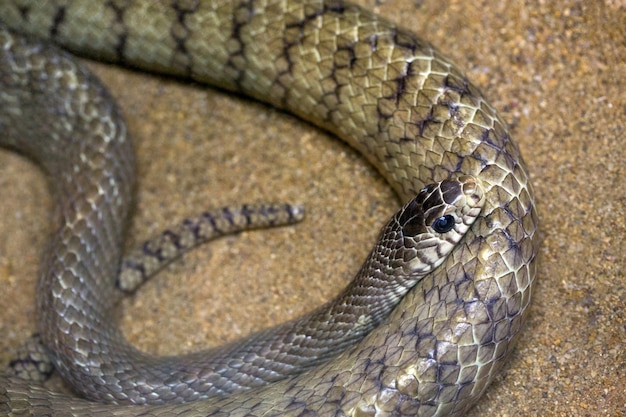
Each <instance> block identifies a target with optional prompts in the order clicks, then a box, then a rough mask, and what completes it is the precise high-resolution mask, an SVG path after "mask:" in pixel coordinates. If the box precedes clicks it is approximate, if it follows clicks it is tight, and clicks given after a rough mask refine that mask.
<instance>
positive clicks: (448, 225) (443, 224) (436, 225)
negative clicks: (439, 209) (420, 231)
mask: <svg viewBox="0 0 626 417" xmlns="http://www.w3.org/2000/svg"><path fill="white" fill-rule="evenodd" d="M453 227H454V216H453V215H451V214H447V215H445V216H441V217H439V218H438V219H437V220H435V221H434V222H433V224H432V228H433V230H434V231H435V232H437V233H448V232H449V231H450V230H452V228H453Z"/></svg>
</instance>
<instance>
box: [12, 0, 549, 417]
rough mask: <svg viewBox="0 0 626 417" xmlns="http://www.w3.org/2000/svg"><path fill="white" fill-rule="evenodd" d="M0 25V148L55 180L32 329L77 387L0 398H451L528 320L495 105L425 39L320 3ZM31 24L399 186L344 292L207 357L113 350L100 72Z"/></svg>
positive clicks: (20, 389)
mask: <svg viewBox="0 0 626 417" xmlns="http://www.w3.org/2000/svg"><path fill="white" fill-rule="evenodd" d="M0 23H2V24H3V25H4V26H5V27H6V29H2V30H1V31H0V50H1V51H2V52H1V53H2V55H1V56H0V88H2V90H0V106H1V107H0V129H1V133H0V134H1V136H0V144H2V145H4V146H8V147H11V148H17V149H18V150H19V151H21V152H23V153H24V154H26V155H29V156H30V157H32V158H33V159H34V160H35V161H36V162H38V163H39V164H40V165H42V167H43V168H44V170H45V171H46V172H47V174H48V175H49V176H50V178H51V179H52V181H51V183H52V185H53V188H54V192H55V195H56V196H57V210H56V213H57V223H55V225H57V226H58V227H57V229H56V231H55V233H54V234H53V236H52V240H51V243H50V245H49V246H48V249H47V250H46V253H45V254H44V259H43V263H42V272H41V277H40V281H39V286H38V290H37V291H38V295H37V311H38V329H39V332H40V333H41V338H42V341H43V344H44V346H45V349H46V351H47V352H48V353H49V355H50V357H51V358H52V361H53V363H54V365H55V368H56V369H57V371H58V372H59V373H60V374H61V375H62V377H63V378H64V379H65V380H66V381H67V382H68V384H69V385H70V386H71V387H72V388H73V389H74V390H75V391H77V392H78V393H79V394H80V395H81V396H82V397H84V398H79V397H69V396H67V395H66V394H61V393H55V392H50V391H48V390H47V389H46V388H44V387H43V386H41V385H39V384H38V383H35V382H28V381H23V380H21V379H20V378H17V377H15V376H9V375H5V376H0V412H3V413H5V412H6V414H11V413H13V414H15V415H18V414H19V415H22V414H21V413H24V414H27V415H28V414H32V415H95V414H98V415H131V414H133V415H135V414H137V415H139V414H140V415H153V416H157V415H159V416H160V415H219V416H239V415H302V416H305V415H306V416H314V415H319V416H329V415H352V416H357V415H358V416H375V415H376V416H383V415H385V416H386V415H389V416H401V415H406V416H413V415H420V416H430V415H462V414H463V413H465V411H467V409H468V408H469V407H471V405H472V404H474V403H475V402H476V400H477V399H478V398H479V397H480V396H481V395H482V393H483V392H484V391H485V389H486V388H487V386H488V384H489V382H490V381H491V380H492V379H493V377H494V375H495V374H496V373H497V371H498V370H499V369H500V368H501V366H502V364H503V363H504V361H505V359H506V358H507V356H508V355H509V353H510V352H511V350H512V348H513V346H514V344H515V341H516V339H517V337H518V335H519V331H520V329H521V327H522V324H523V321H524V318H525V316H526V312H527V307H528V305H529V303H530V300H531V289H532V284H533V280H534V277H535V266H534V258H535V255H536V252H537V242H536V240H537V239H536V229H537V223H538V222H537V216H536V213H535V209H534V202H533V194H532V189H531V187H530V184H529V181H528V174H527V172H526V168H525V166H524V164H523V162H522V159H521V156H520V152H519V150H518V147H517V146H516V145H515V143H514V142H513V141H512V140H511V138H510V136H509V133H508V131H507V126H506V124H505V122H504V121H503V120H502V118H501V117H500V116H499V115H498V114H497V113H496V111H495V110H494V108H493V107H492V106H491V105H489V104H488V103H487V102H486V101H485V99H484V98H483V97H482V95H481V93H480V92H479V91H478V89H477V88H476V87H474V86H473V85H472V84H471V83H470V82H469V81H468V80H467V79H466V77H465V76H464V74H463V73H462V72H461V71H460V70H459V69H458V68H457V67H456V66H455V65H454V64H452V63H450V61H448V60H447V59H446V58H444V57H443V56H442V55H441V54H440V53H439V52H438V51H437V50H436V49H435V48H433V47H432V46H431V45H430V44H429V43H427V42H426V41H424V40H422V39H420V38H418V37H416V36H415V35H413V34H412V33H410V32H407V31H404V30H402V29H400V28H398V27H396V26H395V25H394V24H392V23H390V22H388V21H386V20H384V19H383V18H381V17H379V16H376V15H374V14H372V13H370V12H368V11H365V10H363V9H361V8H359V7H357V6H354V5H351V4H349V3H344V2H342V1H333V0H326V1H321V0H320V1H302V0H280V1H279V0H265V1H242V0H238V1H229V0H222V1H204V0H178V1H176V0H173V1H147V0H146V1H141V0H136V1H135V0H126V1H123V0H119V1H92V0H49V1H34V0H33V1H24V0H2V1H1V2H0ZM18 33H19V35H18ZM37 38H39V39H43V40H44V41H45V42H52V43H56V44H58V45H61V46H63V48H65V49H67V50H69V51H72V52H74V53H77V54H81V55H84V56H89V57H96V58H98V59H102V60H106V61H111V62H117V63H122V64H125V65H129V66H132V67H135V68H140V69H145V70H150V71H157V72H161V73H166V74H170V75H174V76H180V77H187V78H190V79H193V80H195V81H198V82H203V83H208V84H211V85H217V86H219V87H221V88H224V89H227V90H232V91H235V92H239V93H243V94H246V95H249V96H251V97H253V98H256V99H259V100H262V101H264V102H267V103H269V104H271V105H273V106H276V107H278V108H281V109H285V110H287V111H289V112H292V113H294V114H296V115H298V116H300V117H301V118H303V119H305V120H307V121H310V122H312V123H314V124H316V125H318V126H320V127H322V128H324V129H326V130H328V131H330V132H331V133H333V134H335V135H336V136H338V137H339V138H341V139H342V140H344V141H346V142H347V143H348V144H350V145H351V146H352V147H354V148H355V149H357V150H358V151H359V152H361V153H362V154H363V155H364V156H365V157H366V158H367V159H368V160H369V161H370V162H371V163H372V164H374V165H375V166H376V167H377V168H378V170H379V171H380V172H381V173H382V175H383V176H384V177H385V178H386V179H387V180H388V181H389V183H390V184H391V185H392V186H393V187H394V189H395V190H396V191H397V193H398V195H399V197H400V198H401V199H402V201H407V202H408V203H407V204H406V205H405V206H404V207H403V208H402V209H401V210H400V211H399V212H398V214H396V215H395V216H394V217H393V218H392V219H391V221H390V222H389V223H388V224H387V226H385V228H384V229H383V231H382V232H381V235H380V237H379V240H378V243H377V244H376V247H375V248H374V250H373V251H372V253H371V254H370V256H369V257H368V259H367V261H366V262H365V264H364V266H363V267H362V269H361V272H360V273H359V274H358V275H357V281H359V280H360V284H351V287H349V289H348V290H347V291H355V292H352V293H343V294H342V295H340V296H339V297H338V298H337V299H336V300H335V302H334V303H330V304H329V305H327V306H325V307H322V308H320V309H317V310H315V311H314V312H312V313H310V314H309V315H307V316H305V317H304V318H302V319H297V320H295V321H293V322H289V323H287V324H284V325H281V326H278V327H277V328H276V329H270V330H268V331H263V332H260V333H259V334H257V335H253V336H251V337H250V338H249V339H246V340H244V341H242V342H235V343H234V344H232V345H231V346H227V347H226V348H224V349H225V350H220V349H217V351H213V353H212V355H213V356H217V357H218V358H221V359H219V360H218V362H217V364H215V365H205V364H204V360H205V356H203V355H204V353H198V354H192V355H188V356H185V357H168V358H160V357H159V358H157V357H153V356H149V355H147V354H145V353H143V352H139V351H137V350H136V349H134V348H133V347H132V346H130V345H129V344H128V343H127V342H126V341H125V340H124V339H123V337H122V336H121V333H120V332H119V330H118V329H117V328H116V327H115V325H114V324H113V323H111V320H110V319H109V318H108V315H109V313H110V310H111V307H112V305H113V303H114V302H115V300H116V298H117V297H116V296H115V294H114V292H115V291H117V290H116V289H115V284H116V277H117V274H118V272H119V269H118V268H119V264H120V259H121V248H122V246H123V244H122V242H123V235H124V233H123V231H124V228H125V221H126V218H127V212H128V208H129V206H130V204H129V202H130V200H131V198H132V197H131V194H132V190H133V182H134V170H133V169H134V168H133V153H132V150H131V147H130V140H129V138H128V137H127V132H126V128H125V125H124V124H123V122H122V120H121V118H120V116H119V114H118V110H117V108H116V107H115V105H114V104H113V102H112V99H111V98H110V96H109V94H108V92H107V91H106V89H105V88H104V87H102V86H101V85H100V83H99V82H98V80H96V79H95V77H94V76H92V75H91V74H89V72H88V71H86V70H85V69H84V68H83V67H82V65H80V64H79V63H77V62H76V61H75V60H74V59H73V58H72V57H71V56H70V55H68V54H67V53H65V52H61V51H60V50H58V49H56V47H53V46H51V45H49V44H48V43H43V44H42V43H39V41H35V40H34V39H37ZM454 210H457V211H456V212H454ZM453 212H454V213H453ZM244 214H245V213H244ZM464 215H468V216H469V217H470V219H469V220H466V219H465V218H464V217H463V216H464ZM244 217H245V215H244ZM450 234H451V235H450ZM424 265H427V266H426V267H425V266H424ZM385 280H390V282H391V284H390V285H388V286H389V288H390V291H391V295H390V296H389V295H384V296H383V295H381V294H379V293H380V291H379V288H381V287H382V286H383V284H381V282H382V281H385ZM406 291H408V293H407V294H406V296H404V297H403V298H402V297H401V296H402V294H404V293H405V292H406ZM346 294H348V295H346ZM378 297H388V298H385V300H387V301H382V302H381V305H382V307H374V311H373V312H372V311H366V310H367V308H369V306H371V305H373V306H379V304H377V303H378V301H376V300H378ZM396 304H397V306H396V307H395V308H393V309H392V307H393V306H395V305H396ZM366 333H367V335H366ZM338 350H343V352H341V353H338ZM225 351H228V352H231V351H235V352H238V353H236V355H235V357H234V358H233V357H231V356H226V354H225V353H224V352H225ZM228 354H229V355H230V353H228ZM237 355H238V356H237ZM207 366H208V368H207ZM302 370H304V373H303V374H300V375H297V374H298V373H299V372H301V371H302ZM275 381H277V382H275ZM269 382H272V383H271V384H268V385H266V383H269ZM227 394H229V395H227ZM231 394H232V395H231ZM94 401H96V402H94ZM104 403H113V404H104Z"/></svg>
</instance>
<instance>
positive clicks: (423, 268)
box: [379, 175, 485, 279]
mask: <svg viewBox="0 0 626 417" xmlns="http://www.w3.org/2000/svg"><path fill="white" fill-rule="evenodd" d="M484 203H485V194H484V191H483V188H482V186H481V185H480V184H479V182H478V180H477V179H476V178H475V177H472V176H469V175H463V176H458V177H456V178H452V179H446V180H444V181H440V182H437V183H433V184H429V185H427V186H426V187H424V188H423V189H422V190H421V191H420V192H419V193H418V194H417V196H416V197H415V198H413V199H412V200H411V201H409V202H408V203H407V204H406V205H405V206H404V207H403V208H402V209H400V210H399V211H398V212H397V213H396V214H395V215H394V216H393V217H392V219H391V220H390V221H389V223H388V224H387V226H386V227H385V228H383V231H382V233H381V237H380V238H379V244H381V245H383V246H385V247H386V250H385V252H386V256H387V258H388V259H389V260H390V261H391V262H390V266H391V268H393V269H394V270H396V271H397V270H398V269H401V270H402V271H403V275H406V276H408V277H410V279H417V278H419V277H422V276H424V275H426V274H428V273H429V272H430V271H432V270H433V269H435V268H436V267H438V266H439V265H441V263H442V262H443V261H444V260H445V259H446V257H447V256H448V255H449V254H450V252H452V249H454V247H455V246H456V245H457V244H458V243H459V242H460V241H461V240H462V238H463V236H464V235H465V234H466V233H467V231H468V230H469V229H470V226H471V225H472V224H473V223H474V221H475V220H476V219H477V218H478V216H479V215H480V212H481V210H482V207H483V205H484Z"/></svg>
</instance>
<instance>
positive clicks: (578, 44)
mask: <svg viewBox="0 0 626 417" xmlns="http://www.w3.org/2000/svg"><path fill="white" fill-rule="evenodd" d="M360 3H363V4H365V5H366V6H367V7H369V8H372V9H376V11H377V12H379V13H381V14H383V15H386V16H388V17H389V18H390V19H392V20H394V21H396V22H399V23H401V24H402V25H403V26H405V27H409V28H412V30H414V31H415V32H417V33H419V34H421V35H423V36H425V37H427V38H428V39H429V40H430V41H431V42H433V43H435V44H436V45H437V46H438V47H439V48H440V49H441V50H442V51H444V52H445V53H446V54H447V55H449V56H450V57H451V58H453V60H454V61H456V62H457V63H458V64H459V65H460V66H461V67H462V68H464V69H465V70H466V71H467V73H468V75H469V77H470V79H472V80H473V81H474V82H475V83H476V84H477V85H478V86H479V87H480V88H481V89H482V90H483V91H484V92H485V94H486V95H487V97H488V98H489V99H490V101H491V102H492V103H493V104H494V105H495V106H496V107H497V108H498V109H499V110H500V111H501V112H502V114H503V116H504V118H505V119H506V120H507V121H508V122H509V123H510V125H511V132H512V134H513V136H514V138H515V139H516V140H517V142H518V143H519V145H520V147H521V149H522V151H523V155H524V158H525V160H526V162H527V164H528V168H529V171H530V173H531V177H532V181H533V183H534V186H535V190H536V197H537V204H538V208H539V213H540V216H541V221H542V223H541V239H542V246H541V250H540V253H539V264H538V266H539V268H538V274H539V275H538V280H537V286H536V289H535V293H534V301H533V304H532V307H531V309H532V312H531V315H530V319H529V321H528V322H527V324H526V327H525V329H524V334H523V336H522V338H521V340H520V342H519V344H518V347H517V349H516V351H515V353H514V355H513V357H512V358H511V361H510V362H509V364H508V365H507V367H506V368H505V369H504V371H503V372H502V373H501V374H500V376H499V377H498V378H497V379H496V381H495V382H494V383H493V385H492V386H491V387H490V389H489V390H488V392H487V394H486V395H485V397H484V398H483V399H482V400H481V401H480V402H479V404H478V405H477V406H476V407H475V408H474V409H473V410H472V412H471V413H470V414H471V415H472V416H479V415H497V416H514V415H515V416H517V415H522V416H531V415H543V416H600V415H607V416H608V415H611V416H614V415H626V393H625V391H624V386H626V354H625V353H624V351H625V350H626V342H625V341H626V274H625V267H626V256H625V253H626V251H625V237H626V213H625V209H624V206H625V205H626V187H625V185H624V178H625V175H626V172H625V171H626V170H625V168H624V166H625V164H626V145H625V144H624V135H625V132H624V129H625V128H624V125H625V123H626V93H624V91H625V90H626V75H625V74H626V65H625V64H624V60H625V58H626V4H625V3H624V2H623V0H621V1H620V0H612V1H611V0H605V1H601V0H595V1H564V0H559V1H539V2H526V4H525V5H523V4H522V2H517V1H505V2H501V1H491V0H479V1H475V2H471V3H469V2H465V1H460V0H446V1H431V0H420V1H415V0H413V1H408V0H407V1H403V0H387V1H376V2H374V1H373V0H368V1H365V0H364V1H361V2H360ZM90 66H91V67H92V68H93V70H94V71H95V72H96V73H97V74H98V75H99V76H100V77H101V78H102V79H103V81H104V83H105V84H107V85H108V86H109V87H110V89H111V91H112V92H113V94H114V96H115V97H116V98H117V99H118V100H119V103H120V106H121V107H122V109H123V111H124V114H125V115H126V118H127V120H128V124H129V128H130V131H131V132H132V134H133V136H134V140H135V144H136V151H137V154H138V158H139V161H138V170H139V176H140V183H139V187H138V196H137V210H136V214H135V217H134V223H133V227H132V230H131V237H130V240H129V246H132V245H133V242H138V241H141V240H142V239H145V238H147V237H149V236H151V235H153V234H154V233H156V232H158V231H159V230H162V229H164V228H165V227H167V226H168V225H171V224H173V222H175V221H176V220H179V219H182V218H184V217H186V216H189V215H190V214H193V213H197V212H199V211H202V210H203V209H204V208H207V207H215V206H221V205H226V204H233V203H237V202H253V201H290V202H302V203H304V204H306V207H307V218H306V220H305V221H304V222H303V223H302V224H300V225H298V226H296V227H287V228H280V229H274V230H269V231H259V232H249V233H244V234H241V235H238V236H234V237H228V238H225V239H222V240H220V241H217V242H215V243H212V244H210V245H208V246H206V247H203V248H201V249H198V250H196V251H194V252H193V253H191V254H190V255H188V256H186V257H184V259H182V260H180V261H179V262H176V263H175V264H174V265H172V266H171V267H169V268H168V269H167V271H165V272H164V273H162V274H160V275H159V276H158V277H157V278H156V279H154V280H153V281H152V282H150V283H149V284H148V285H146V286H144V287H143V288H142V289H141V290H140V291H139V292H138V293H137V294H136V295H135V296H133V297H129V298H128V299H126V300H125V301H124V302H123V303H122V306H121V307H120V308H121V309H122V311H123V313H122V314H120V315H121V316H123V318H122V326H123V328H124V331H125V333H126V334H127V336H128V338H129V339H131V340H132V342H133V343H135V344H136V345H137V346H139V347H140V348H142V349H145V350H148V351H150V352H154V353H158V354H172V353H179V352H189V351H193V350H197V349H200V348H203V347H207V346H213V345H216V344H221V343H223V342H224V341H226V340H230V339H233V338H236V337H238V336H241V335H245V334H247V333H249V332H250V331H253V330H256V329H261V328H263V327H266V326H268V325H270V324H273V323H278V322H281V321H283V320H285V319H287V318H290V317H294V316H296V315H298V314H300V313H302V312H305V311H307V310H309V309H311V308H313V307H314V306H316V305H319V304H320V303H322V302H323V301H324V300H327V299H329V298H330V297H332V295H333V294H335V293H336V292H338V291H339V289H340V288H342V287H343V286H344V285H345V284H346V282H347V281H348V280H349V279H350V278H351V276H352V275H353V274H354V273H355V271H356V270H357V268H358V267H359V265H360V263H361V262H362V260H363V258H364V257H365V255H366V254H367V252H368V250H369V248H370V246H371V243H372V241H373V239H374V238H375V236H376V234H377V232H378V228H379V227H380V226H381V225H382V224H383V222H384V221H385V219H386V218H387V217H388V216H389V215H391V214H392V213H393V211H394V210H395V209H396V208H397V206H398V201H397V200H396V198H395V196H394V194H393V193H392V191H391V190H390V188H389V187H388V186H387V185H386V183H385V182H384V181H383V180H382V178H381V177H380V176H379V175H378V174H377V172H375V171H374V169H373V168H371V167H370V166H369V165H368V164H367V163H366V162H365V161H364V160H363V159H362V158H361V157H360V156H359V155H357V154H356V153H355V152H354V151H352V150H351V149H349V148H348V147H346V146H344V145H343V144H341V143H340V142H339V141H337V140H335V139H333V138H332V137H331V136H329V135H327V134H325V133H324V132H322V131H320V130H318V129H316V128H314V127H312V126H310V125H307V124H305V123H303V122H301V121H300V120H298V119H296V118H294V117H291V116H289V115H286V114H284V113H281V112H278V111H276V110H274V109H271V108H268V107H266V106H263V105H261V104H258V103H255V102H251V101H248V100H245V99H242V98H237V97H233V96H232V95H228V94H225V93H223V92H218V91H215V90H212V89H209V88H205V87H203V86H198V85H192V84H184V83H180V82H178V81H174V80H170V79H164V78H159V77H154V76H149V75H145V74H138V73H134V72H130V71H127V70H123V69H119V68H115V67H109V66H105V65H101V64H90ZM0 200H2V204H1V205H0V236H1V238H0V286H1V288H2V294H3V296H2V297H0V317H1V323H0V334H2V335H3V337H2V338H1V339H0V354H1V356H0V363H4V362H6V361H7V360H8V359H9V358H10V357H11V355H12V352H13V351H14V350H15V349H16V348H17V346H18V345H19V344H20V343H21V341H22V340H24V338H26V336H27V335H29V334H30V333H31V332H32V331H33V330H34V309H33V304H34V303H33V299H34V287H35V284H34V283H35V276H36V272H37V266H38V261H39V258H40V255H41V251H42V247H43V244H44V242H45V239H46V234H47V232H48V220H49V216H50V211H51V199H50V195H49V193H48V188H47V185H46V181H45V178H44V176H43V175H42V174H41V173H40V171H39V170H38V169H37V167H35V166H34V165H32V164H31V163H30V162H28V161H27V160H25V159H23V158H21V157H18V156H16V155H14V154H11V153H9V152H7V151H4V150H0ZM242 299H244V300H245V301H244V302H242V301H241V300H242Z"/></svg>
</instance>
